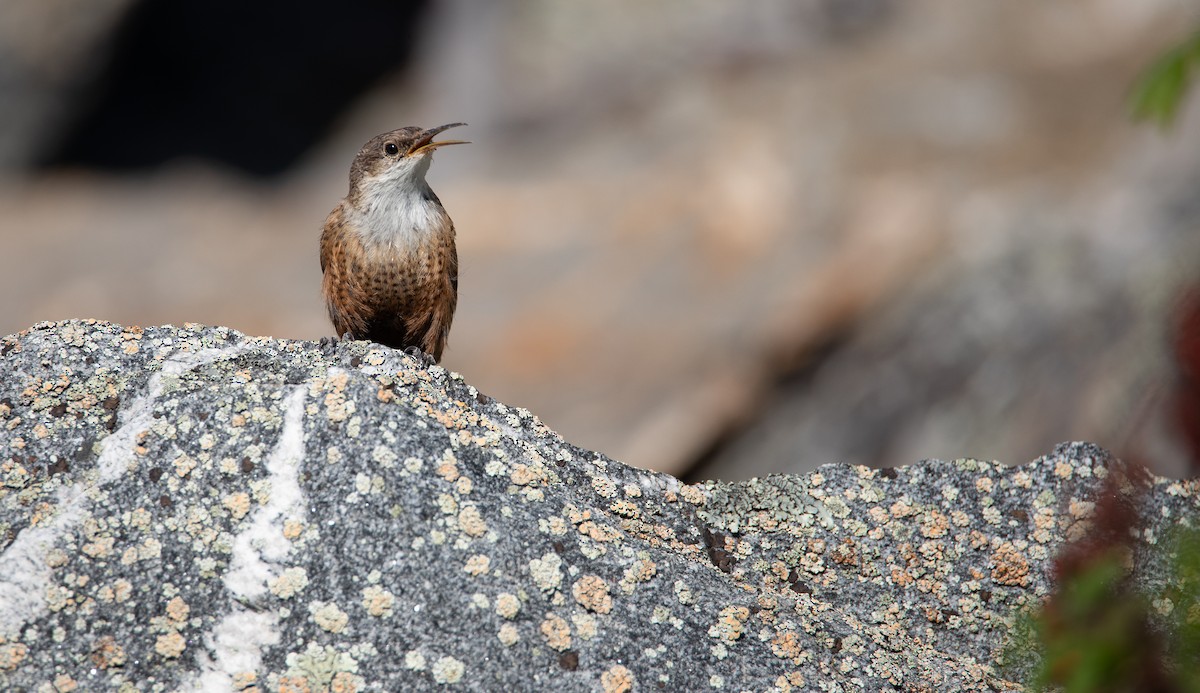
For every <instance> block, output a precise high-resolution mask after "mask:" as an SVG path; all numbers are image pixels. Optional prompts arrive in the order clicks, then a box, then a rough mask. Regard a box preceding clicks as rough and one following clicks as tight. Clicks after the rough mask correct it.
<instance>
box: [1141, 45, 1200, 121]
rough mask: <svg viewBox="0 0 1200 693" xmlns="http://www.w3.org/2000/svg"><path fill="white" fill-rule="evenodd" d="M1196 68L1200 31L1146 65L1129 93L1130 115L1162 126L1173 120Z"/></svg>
mask: <svg viewBox="0 0 1200 693" xmlns="http://www.w3.org/2000/svg"><path fill="white" fill-rule="evenodd" d="M1198 68H1200V31H1197V32H1196V33H1195V34H1193V35H1192V36H1191V38H1189V39H1187V40H1186V41H1184V42H1183V43H1181V44H1179V45H1178V46H1175V47H1174V48H1172V49H1170V50H1169V51H1167V52H1166V53H1165V54H1164V55H1163V56H1162V57H1160V58H1159V59H1158V60H1157V61H1155V63H1154V64H1153V65H1151V66H1150V67H1149V69H1147V70H1146V71H1145V72H1144V73H1142V76H1141V78H1140V79H1139V80H1138V83H1137V86H1136V87H1135V89H1134V93H1133V100H1132V104H1133V117H1134V118H1135V119H1136V120H1142V121H1145V120H1150V121H1154V122H1156V123H1158V125H1159V126H1160V127H1166V126H1168V125H1170V124H1171V123H1173V122H1174V121H1175V117H1176V116H1177V115H1178V114H1179V107H1180V105H1181V104H1182V103H1183V98H1184V96H1185V95H1186V94H1187V90H1188V87H1189V86H1190V84H1191V81H1192V78H1193V76H1194V74H1195V71H1196V69H1198Z"/></svg>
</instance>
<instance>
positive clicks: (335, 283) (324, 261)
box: [321, 202, 369, 339]
mask: <svg viewBox="0 0 1200 693" xmlns="http://www.w3.org/2000/svg"><path fill="white" fill-rule="evenodd" d="M344 204H345V203H344V202H343V203H342V204H341V205H338V206H337V207H335V208H334V210H333V211H332V212H330V214H329V217H328V218H327V219H326V220H325V228H324V230H323V231H322V232H321V271H322V272H323V273H324V276H323V277H322V281H321V293H322V294H323V295H324V297H325V308H326V310H328V311H329V319H330V321H331V322H333V329H334V332H336V333H337V335H338V336H339V337H341V336H343V335H345V334H347V333H349V334H350V336H351V337H353V338H358V339H361V338H363V337H364V336H365V335H366V331H367V321H368V319H369V315H368V312H369V310H368V306H367V302H366V296H365V294H364V292H363V290H362V286H361V283H360V281H359V279H358V277H359V274H360V273H359V272H358V271H357V268H356V267H354V261H353V259H352V258H354V257H361V256H362V248H361V246H360V245H359V244H358V239H357V238H355V236H354V235H353V234H351V233H348V232H347V231H346V225H345V222H344V210H343V205H344Z"/></svg>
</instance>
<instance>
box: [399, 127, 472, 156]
mask: <svg viewBox="0 0 1200 693" xmlns="http://www.w3.org/2000/svg"><path fill="white" fill-rule="evenodd" d="M460 125H466V123H450V124H449V125H439V126H437V127H436V128H429V129H428V130H426V131H425V132H422V133H421V136H420V137H419V138H417V141H416V142H413V144H412V146H411V147H409V149H408V156H413V155H416V154H420V153H422V152H428V151H433V150H434V149H437V148H438V147H441V146H444V145H447V144H470V142H467V141H466V140H442V141H441V142H434V141H433V138H434V137H435V136H436V135H437V134H438V133H440V132H443V131H445V130H449V129H450V128H456V127H458V126H460Z"/></svg>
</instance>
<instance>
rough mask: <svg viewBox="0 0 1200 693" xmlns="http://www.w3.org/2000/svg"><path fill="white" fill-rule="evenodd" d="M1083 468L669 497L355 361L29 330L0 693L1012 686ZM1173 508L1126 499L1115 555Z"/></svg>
mask: <svg viewBox="0 0 1200 693" xmlns="http://www.w3.org/2000/svg"><path fill="white" fill-rule="evenodd" d="M1110 464H1111V461H1110V460H1109V459H1108V457H1107V455H1106V454H1105V453H1104V452H1103V451H1101V450H1099V449H1098V448H1095V447H1092V446H1089V445H1085V444H1071V445H1064V446H1061V447H1059V448H1058V449H1056V450H1055V451H1054V452H1053V453H1052V454H1050V455H1048V456H1046V457H1043V458H1041V459H1039V460H1037V461H1035V462H1033V463H1031V464H1028V465H1025V466H1023V467H1017V468H1005V467H1002V466H1000V465H997V464H994V463H989V462H981V461H975V460H958V461H955V462H938V461H927V462H922V463H920V464H915V465H912V466H908V467H904V468H900V469H896V470H872V469H867V468H865V467H851V466H842V465H827V466H824V467H822V468H820V469H819V470H818V471H816V472H814V473H811V474H808V475H805V476H790V477H771V478H767V479H763V480H754V481H750V482H744V483H738V484H720V483H711V482H708V483H703V484H697V485H684V484H682V483H681V482H679V481H677V480H676V479H674V478H671V477H669V476H665V475H662V474H656V473H652V472H646V471H641V470H637V469H633V468H630V467H627V466H625V465H623V464H621V463H619V462H616V461H613V460H610V459H607V458H605V457H604V456H603V455H600V454H598V453H595V452H589V451H586V450H582V449H580V448H577V447H574V446H572V445H570V444H568V443H566V442H565V441H564V440H563V439H562V438H561V437H559V436H558V435H557V434H555V433H554V432H553V431H551V430H549V429H548V428H546V427H545V426H544V425H542V424H541V423H540V422H539V421H538V419H537V418H536V417H534V416H532V415H531V414H530V413H529V412H527V411H523V410H520V409H513V408H509V407H506V406H504V405H503V404H501V403H499V402H496V401H493V400H491V399H489V398H488V397H486V396H485V395H483V394H481V393H479V392H478V391H477V390H476V389H475V388H474V387H472V386H470V385H467V384H466V383H465V382H463V380H462V378H461V377H460V376H458V375H456V374H453V373H449V372H447V371H446V370H444V369H442V368H440V367H437V366H435V367H431V368H424V367H421V366H419V365H418V364H417V363H416V362H415V361H414V360H413V359H411V358H410V357H408V356H406V355H403V354H401V353H399V352H395V351H392V350H390V349H386V348H383V347H379V346H377V345H372V344H369V343H366V342H345V343H339V344H336V345H330V346H324V347H323V346H322V345H320V344H318V343H313V342H300V341H283V340H275V339H268V338H251V337H246V336H244V335H242V334H240V333H237V332H234V331H232V330H229V329H226V328H208V327H202V326H197V325H187V326H184V327H182V328H174V327H155V328H146V329H141V328H124V327H121V326H119V325H114V324H110V323H103V322H97V321H71V322H60V323H42V324H39V325H37V326H35V327H33V328H32V329H30V330H27V331H25V332H22V333H19V334H17V335H14V336H11V337H8V338H5V339H4V340H3V341H2V342H0V688H2V689H4V690H47V691H49V690H59V691H63V690H72V687H75V688H74V690H109V689H124V690H259V691H266V690H270V691H317V690H335V691H355V690H386V691H396V690H416V689H429V688H434V687H437V686H438V685H446V686H458V687H461V688H464V689H488V690H566V691H572V690H604V691H624V690H631V689H636V690H655V689H665V690H708V689H710V688H711V689H725V690H881V689H890V688H893V687H894V688H897V689H903V690H984V689H988V690H1013V689H1016V688H1017V686H1015V684H1012V683H1009V682H1006V681H1004V680H1003V679H1002V678H1001V673H1000V672H999V671H998V669H997V668H996V666H995V665H996V660H997V657H998V654H999V652H1000V650H1001V648H1002V645H1003V641H1004V635H1005V632H1006V629H1007V627H1008V625H1009V624H1010V623H1011V619H1012V618H1013V616H1014V615H1015V614H1016V613H1017V612H1018V611H1019V610H1020V609H1022V608H1023V607H1027V606H1029V605H1031V604H1034V603H1036V601H1037V600H1038V598H1039V597H1041V596H1043V595H1045V594H1046V593H1047V589H1048V586H1049V583H1048V581H1047V568H1048V565H1049V559H1051V558H1052V557H1053V556H1054V554H1055V551H1056V549H1057V548H1058V547H1059V545H1060V544H1061V543H1062V542H1063V541H1064V538H1069V537H1074V536H1079V535H1082V534H1083V533H1085V532H1086V531H1087V527H1088V523H1089V516H1090V514H1091V511H1092V505H1091V502H1090V498H1091V494H1092V493H1093V492H1094V491H1095V490H1096V488H1097V487H1098V485H1099V483H1100V479H1102V478H1104V477H1105V476H1106V475H1107V474H1108V469H1109V465H1110ZM1198 494H1200V486H1198V484H1197V483H1196V482H1174V481H1168V480H1165V479H1157V480H1155V481H1153V483H1152V485H1151V487H1150V489H1149V490H1148V492H1147V504H1146V513H1145V523H1146V525H1145V527H1144V531H1143V532H1142V533H1141V535H1140V537H1141V539H1140V540H1139V541H1141V542H1142V545H1143V546H1149V545H1151V544H1153V543H1154V542H1155V541H1156V540H1157V537H1159V536H1161V534H1162V532H1163V530H1164V528H1165V527H1166V526H1168V525H1171V524H1174V523H1176V522H1178V521H1179V519H1180V518H1181V517H1187V516H1194V514H1195V512H1196V510H1197V505H1198V500H1197V497H1198ZM1153 560H1154V559H1153V553H1152V552H1149V551H1140V550H1139V552H1138V553H1137V555H1136V556H1135V561H1137V562H1138V563H1139V564H1141V565H1142V566H1143V567H1144V568H1146V569H1147V570H1146V574H1148V575H1151V576H1153V575H1156V574H1157V573H1156V572H1155V571H1154V570H1153V565H1152V562H1153Z"/></svg>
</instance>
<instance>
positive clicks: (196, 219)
mask: <svg viewBox="0 0 1200 693" xmlns="http://www.w3.org/2000/svg"><path fill="white" fill-rule="evenodd" d="M1198 22H1200V2H1197V1H1189V2H1183V1H1180V0H1137V1H1136V2H1133V1H1130V0H1077V1H1076V2H1072V3H1045V2H1041V1H1040V0H980V1H978V2H971V3H963V2H958V1H957V0H759V1H757V2H754V3H735V2H727V1H726V2H718V1H715V0H708V1H701V0H689V1H688V2H679V1H675V0H658V1H655V2H647V1H645V0H638V1H636V2H635V1H633V0H622V1H613V0H606V1H604V2H600V1H599V0H586V1H583V2H571V3H561V2H552V1H551V0H442V1H440V2H439V1H434V0H430V1H429V2H409V3H402V2H385V1H384V0H374V1H372V0H357V1H354V2H346V3H340V4H338V5H337V6H336V9H335V8H334V6H332V5H327V4H326V3H315V2H303V1H296V2H291V3H287V4H286V5H277V4H269V5H268V4H265V3H249V4H246V3H240V2H231V1H230V0H210V1H208V2H198V1H197V0H177V1H174V2H170V1H167V0H140V1H139V0H103V1H101V0H90V1H89V2H83V1H81V0H75V1H71V0H8V2H6V3H4V4H3V5H2V6H0V212H3V214H2V215H0V219H2V221H0V295H2V296H3V301H2V302H0V332H2V333H5V334H7V333H10V332H15V331H17V330H20V329H23V328H25V327H28V326H29V325H31V324H33V323H34V322H37V321H39V320H48V319H59V318H67V317H95V318H103V319H107V320H114V321H118V322H121V323H125V324H143V325H148V324H159V323H182V322H185V321H188V322H203V323H209V324H221V325H228V326H231V327H234V328H236V329H239V330H241V331H244V332H247V333H250V334H269V335H274V336H278V337H291V338H299V339H316V338H318V337H321V336H323V335H328V334H330V328H329V326H328V324H327V322H326V318H325V315H324V310H323V307H322V305H321V302H320V297H319V290H318V287H319V268H318V263H317V237H318V234H319V230H320V228H321V224H322V222H323V220H324V217H325V214H326V213H327V212H328V211H329V210H330V209H331V208H332V207H333V205H334V204H335V203H336V202H337V200H338V199H339V198H340V197H341V196H342V195H343V194H345V188H346V178H347V172H348V169H349V164H350V160H351V159H352V157H353V155H354V153H355V152H356V151H357V148H358V147H359V145H360V144H361V143H362V142H364V141H365V140H367V139H368V138H369V137H371V136H372V135H374V134H376V133H378V132H382V131H384V130H388V129H391V128H394V127H398V126H401V125H407V124H420V125H427V126H428V125H436V124H440V123H444V122H451V121H455V120H465V121H467V122H469V123H470V128H467V129H464V130H463V131H462V134H463V135H465V136H466V137H467V138H468V139H471V140H473V141H474V142H475V144H473V145H472V146H471V147H460V148H454V149H453V150H447V151H445V152H442V153H440V154H439V155H438V161H437V163H436V165H435V166H434V168H433V171H432V173H431V176H430V178H431V182H432V184H433V186H434V188H435V189H436V190H437V192H438V195H439V196H440V197H441V198H442V200H443V202H444V203H445V204H446V207H447V208H448V210H449V211H450V213H451V215H452V216H453V217H454V220H455V222H456V225H457V227H458V231H459V253H460V257H461V263H462V269H461V287H460V289H461V297H460V303H459V311H458V315H457V318H456V320H455V326H454V330H453V331H452V333H451V339H450V347H449V350H448V351H447V354H446V357H445V359H444V365H446V366H447V367H448V368H451V369H453V370H457V371H460V372H462V373H463V374H464V375H465V376H466V377H467V379H468V380H469V381H470V382H471V383H473V384H475V385H476V386H478V387H479V388H480V389H481V390H483V391H485V392H487V393H489V394H491V395H493V396H495V397H498V398H500V399H501V400H503V401H505V402H507V403H510V404H515V405H521V406H525V407H527V408H529V409H530V410H532V411H533V412H534V413H536V414H538V415H539V416H540V417H541V418H542V419H543V420H545V421H546V422H547V423H548V424H549V425H550V426H552V427H554V428H555V429H557V430H559V431H560V432H561V433H563V435H565V436H566V437H567V438H568V439H569V440H571V441H572V442H575V443H578V444H581V445H584V446H588V447H592V448H595V449H598V450H602V451H604V452H606V453H608V454H610V455H613V456H615V457H617V458H619V459H622V460H624V461H627V462H630V463H633V464H637V465H641V466H645V467H651V468H655V469H659V470H663V471H669V472H673V473H676V474H680V473H690V474H692V475H693V476H695V477H720V478H725V479H737V478H745V477H748V476H751V475H758V474H763V473H767V472H773V471H787V472H796V471H803V470H806V469H809V468H812V467H814V466H816V465H818V464H821V463H825V462H854V463H863V464H870V465H896V464H903V463H907V462H912V461H915V460H917V459H920V458H925V457H942V458H954V457H960V456H968V455H969V456H975V457H982V458H992V459H999V460H1001V461H1003V462H1008V463H1018V462H1023V461H1026V460H1028V459H1030V458H1031V457H1032V456H1034V455H1036V454H1038V453H1039V452H1040V451H1044V450H1046V449H1049V448H1050V447H1051V446H1052V445H1053V444H1054V443H1057V442H1059V441H1062V440H1067V439H1088V440H1092V441H1095V442H1098V443H1100V444H1102V445H1105V446H1108V447H1110V448H1112V449H1114V450H1115V451H1116V452H1117V453H1118V454H1124V455H1127V456H1132V457H1137V458H1139V459H1142V460H1143V461H1146V462H1149V463H1151V464H1152V465H1154V466H1155V468H1156V469H1158V470H1159V471H1160V472H1165V473H1170V474H1176V475H1178V474H1181V473H1184V472H1185V470H1186V464H1187V459H1188V454H1189V452H1188V450H1187V447H1186V445H1185V441H1186V437H1185V434H1186V431H1182V430H1181V426H1180V425H1179V423H1178V421H1177V419H1178V418H1179V417H1177V416H1175V415H1174V414H1173V412H1172V406H1173V405H1172V404H1170V402H1171V393H1172V392H1173V389H1174V388H1176V386H1177V380H1178V375H1177V374H1178V372H1179V368H1180V367H1179V366H1178V365H1177V364H1176V363H1175V362H1174V361H1173V358H1174V356H1173V355H1172V352H1171V349H1170V344H1171V341H1170V339H1169V337H1170V334H1171V332H1170V329H1171V325H1172V324H1173V323H1172V317H1171V315H1172V307H1173V306H1174V305H1175V303H1176V301H1177V300H1178V299H1177V297H1178V296H1180V295H1182V294H1181V292H1182V291H1183V289H1184V287H1187V286H1189V285H1191V284H1193V283H1195V282H1197V281H1200V107H1198V106H1197V104H1196V101H1197V99H1192V100H1190V101H1189V106H1188V107H1187V108H1186V110H1185V111H1184V112H1183V113H1182V114H1181V115H1180V119H1179V122H1178V123H1177V124H1176V126H1175V127H1174V128H1173V129H1171V130H1170V131H1167V132H1160V131H1158V130H1155V129H1153V128H1150V127H1147V126H1139V125H1135V124H1133V123H1131V121H1130V120H1129V118H1128V104H1127V99H1128V95H1129V92H1130V90H1131V88H1132V85H1133V83H1134V81H1135V78H1136V76H1137V74H1138V73H1139V71H1140V70H1141V69H1143V68H1144V67H1145V66H1146V65H1147V64H1148V63H1149V62H1151V61H1152V60H1153V59H1154V57H1155V56H1157V55H1158V54H1160V53H1161V52H1162V51H1163V50H1165V48H1167V47H1168V46H1169V45H1171V43H1172V42H1174V41H1177V40H1179V39H1180V38H1182V37H1183V36H1184V35H1185V34H1186V33H1187V32H1188V31H1189V30H1190V29H1191V28H1192V27H1195V26H1196V25H1197V23H1198Z"/></svg>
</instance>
